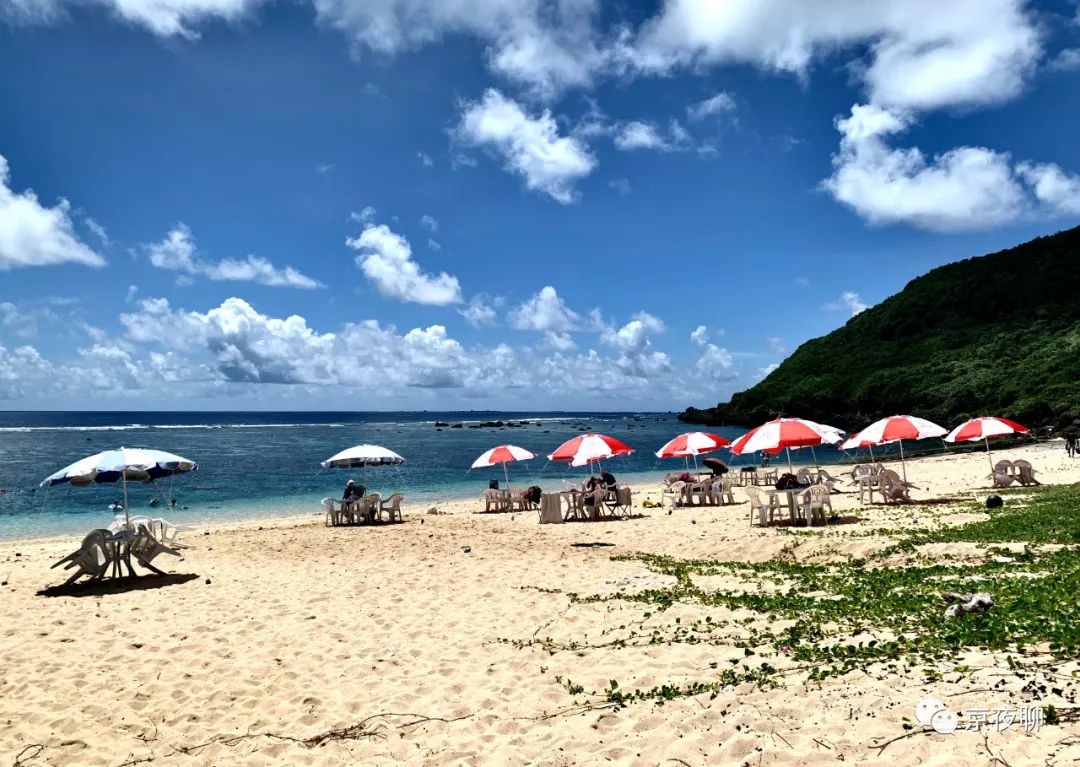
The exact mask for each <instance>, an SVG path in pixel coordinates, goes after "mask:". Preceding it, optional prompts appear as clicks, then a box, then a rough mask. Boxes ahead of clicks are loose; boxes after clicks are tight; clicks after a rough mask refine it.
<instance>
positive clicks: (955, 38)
mask: <svg viewBox="0 0 1080 767" xmlns="http://www.w3.org/2000/svg"><path fill="white" fill-rule="evenodd" d="M1078 85H1080V11H1078V9H1077V5H1076V4H1075V3H1074V2H1072V1H1071V0H1061V2H1040V3H1035V2H1023V1H1022V0H956V1H955V2H953V3H950V4H949V9H948V12H943V11H942V9H941V7H940V4H938V3H933V2H930V1H929V0H909V1H908V2H891V3H886V2H866V1H865V0H830V1H829V2H825V1H824V0H820V1H819V2H807V3H803V4H800V5H799V6H797V7H794V6H792V4H790V3H788V2H786V1H785V0H728V1H727V2H709V1H708V0H668V1H667V2H663V3H631V2H626V3H621V4H617V5H611V4H604V6H603V7H601V4H600V3H599V2H598V1H597V0H559V1H557V2H553V1H547V2H545V1H544V0H445V1H444V2H439V3H434V2H424V1H423V0H315V1H314V3H313V4H309V3H305V2H295V3H281V2H276V3H275V2H259V1H258V0H126V2H123V3H120V2H119V1H118V0H81V1H80V2H75V1H74V0H0V102H2V103H3V104H4V110H3V118H2V119H0V158H2V160H0V408H14V409H18V408H50V409H51V408H56V409H66V408H97V407H101V408H132V409H133V408H151V409H154V408H172V409H176V408H214V409H249V408H251V409H270V408H292V409H324V408H325V409H340V408H347V409H413V408H426V409H456V408H477V409H480V408H513V409H546V408H566V409H578V408H581V409H594V408H602V409H623V408H626V409H645V408H661V409H669V408H670V409H681V408H682V407H685V406H686V405H689V404H698V405H702V404H711V403H714V402H716V401H719V400H724V399H726V398H727V396H728V395H730V393H732V392H733V391H738V390H740V389H743V388H746V387H747V386H750V385H752V384H753V383H755V382H756V381H757V380H760V378H761V377H762V375H764V374H766V373H767V371H768V370H769V369H770V366H772V365H775V364H777V363H779V362H780V361H782V360H783V358H784V357H785V356H786V355H787V354H789V353H790V352H791V351H792V350H793V349H795V348H797V347H798V345H799V344H800V343H802V342H803V341H805V340H807V339H809V338H812V337H815V336H818V335H821V334H823V333H826V332H828V331H830V330H832V329H834V328H836V327H838V326H839V325H841V324H843V323H844V322H845V321H846V320H847V319H849V318H850V317H851V316H852V313H853V312H855V311H858V310H860V309H861V308H863V307H865V306H872V305H874V304H875V303H877V302H879V301H881V300H882V299H884V298H885V297H887V296H889V295H890V294H892V293H895V292H896V291H898V290H899V289H901V288H902V287H903V285H904V284H905V283H906V282H907V281H908V280H910V279H911V278H913V277H915V276H917V275H919V274H921V273H923V272H925V271H926V270H927V269H929V268H932V267H934V266H937V265H940V264H943V263H947V262H949V261H953V260H956V259H959V258H965V257H969V256H974V255H980V254H982V253H986V252H989V251H993V250H996V249H1000V248H1003V247H1008V246H1010V245H1013V244H1017V243H1019V242H1022V241H1025V240H1027V239H1030V238H1031V237H1033V236H1036V235H1039V234H1046V233H1050V232H1054V231H1057V230H1059V229H1062V228H1066V227H1069V226H1073V225H1076V223H1077V220H1078V218H1080V177H1078V176H1077V173H1078V172H1080V145H1078V144H1077V142H1076V141H1075V136H1076V135H1077V134H1078V132H1080V99H1078V98H1077V92H1078Z"/></svg>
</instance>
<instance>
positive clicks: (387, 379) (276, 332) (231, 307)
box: [120, 298, 471, 388]
mask: <svg viewBox="0 0 1080 767" xmlns="http://www.w3.org/2000/svg"><path fill="white" fill-rule="evenodd" d="M120 320H121V323H122V324H123V326H124V328H125V331H126V335H127V338H128V339H129V340H130V341H133V342H137V343H155V344H163V345H165V346H171V347H172V348H173V349H175V350H177V351H184V350H191V349H192V348H202V349H204V350H206V351H208V352H209V353H210V354H211V355H212V357H213V359H214V362H215V367H216V370H217V372H218V373H219V374H220V375H221V376H222V377H223V378H224V379H225V380H227V381H231V382H242V383H258V384H313V385H328V384H340V385H344V386H370V387H373V388H377V387H379V386H387V387H399V388H400V387H424V388H429V387H430V388H446V387H456V386H461V385H463V384H464V382H465V380H466V379H467V376H468V374H469V371H470V369H471V367H470V365H469V364H468V361H467V358H466V354H465V351H464V349H463V348H462V347H461V344H460V343H458V342H457V341H456V340H454V339H452V338H450V337H449V336H448V335H447V332H446V328H444V327H442V326H441V325H432V326H430V327H427V328H413V329H412V330H410V331H408V332H407V333H405V334H403V335H402V334H398V333H397V331H396V330H395V329H394V328H393V327H392V326H383V325H381V324H380V323H378V322H377V321H375V320H366V321H364V322H359V323H352V324H348V325H346V326H345V327H344V328H343V329H342V330H341V332H339V333H320V332H318V331H316V330H315V329H313V328H311V327H310V326H309V325H308V324H307V321H306V320H305V319H304V318H303V317H300V316H298V315H292V316H290V317H286V318H283V319H282V318H277V317H271V316H268V315H264V314H261V313H260V312H258V311H257V310H256V309H255V308H254V307H253V306H251V305H250V304H249V303H248V302H246V301H244V300H243V299H241V298H229V299H227V300H225V301H224V302H223V303H222V304H221V305H220V306H218V307H215V308H213V309H211V310H209V311H207V312H205V313H204V312H196V311H185V310H182V309H173V308H172V307H171V306H170V304H169V302H168V301H167V300H165V299H147V300H144V301H142V302H140V304H139V307H138V311H136V312H131V313H125V314H123V315H121V317H120ZM361 358H364V359H378V360H381V361H382V363H381V364H380V365H379V366H378V370H377V371H373V370H372V369H371V368H370V367H365V366H361V365H345V364H342V360H355V359H361Z"/></svg>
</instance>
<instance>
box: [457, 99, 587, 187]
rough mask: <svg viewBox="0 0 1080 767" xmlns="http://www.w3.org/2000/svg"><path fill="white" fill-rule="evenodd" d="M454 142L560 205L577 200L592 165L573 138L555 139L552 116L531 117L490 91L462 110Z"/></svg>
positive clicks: (559, 137) (560, 136) (546, 113)
mask: <svg viewBox="0 0 1080 767" xmlns="http://www.w3.org/2000/svg"><path fill="white" fill-rule="evenodd" d="M454 136H455V138H456V139H457V140H458V141H459V142H461V143H464V144H467V145H470V146H476V147H483V148H486V149H489V150H491V151H493V152H494V153H495V154H497V155H498V156H499V157H500V158H501V159H502V160H503V162H504V163H505V166H506V169H507V170H509V171H510V172H512V173H516V174H517V175H519V176H521V177H522V178H524V179H525V185H526V186H527V187H528V188H529V189H531V190H534V191H539V192H543V193H544V194H547V195H548V196H550V197H551V198H552V199H554V200H556V201H558V202H561V203H563V204H564V205H566V204H569V203H571V202H573V201H574V200H575V198H576V196H577V194H576V192H575V190H574V185H575V184H576V183H577V182H578V181H579V180H580V179H582V178H584V177H586V176H588V175H589V174H590V173H591V172H592V170H593V168H594V167H596V159H595V158H594V157H593V155H592V153H590V152H589V149H588V147H586V146H585V144H583V143H582V142H581V141H579V140H578V139H576V138H573V137H569V136H562V135H560V134H559V126H558V125H557V124H556V122H555V118H554V117H552V115H551V112H549V111H548V110H544V111H543V112H541V113H540V115H539V116H536V117H533V116H531V115H529V114H527V113H526V112H525V110H524V109H522V107H521V105H520V104H518V103H517V102H515V101H513V100H512V99H508V98H506V97H505V96H503V95H502V94H501V93H500V92H499V91H497V90H494V89H490V90H488V91H486V92H485V93H484V97H483V99H482V100H480V101H478V102H467V103H465V104H464V105H463V109H462V114H461V120H460V122H459V123H458V125H457V127H456V129H455V131H454Z"/></svg>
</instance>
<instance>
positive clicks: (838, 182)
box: [822, 104, 1080, 232]
mask: <svg viewBox="0 0 1080 767" xmlns="http://www.w3.org/2000/svg"><path fill="white" fill-rule="evenodd" d="M913 121H914V118H913V117H912V115H910V114H907V113H898V112H892V111H889V110H887V109H882V108H881V107H877V106H874V105H872V104H863V105H860V104H856V105H855V106H853V107H852V108H851V115H850V116H849V117H846V118H841V119H839V120H837V122H836V127H837V129H838V130H839V131H840V134H841V139H840V151H839V152H838V153H837V154H836V155H835V156H834V157H833V174H832V175H831V176H830V177H829V178H827V179H826V180H825V181H824V182H822V187H823V188H824V189H825V190H826V191H828V192H829V193H830V194H831V195H832V196H833V197H834V198H836V199H837V200H838V201H840V202H842V203H844V204H846V205H848V206H849V207H851V208H852V209H853V210H854V211H855V212H856V213H858V214H859V215H860V216H862V217H863V218H865V219H866V220H867V221H869V222H870V223H872V224H894V223H904V224H909V225H911V226H915V227H919V228H922V229H928V230H931V231H938V232H956V231H965V230H973V229H985V228H989V227H993V226H999V225H1001V224H1006V223H1009V222H1011V221H1014V220H1017V219H1020V218H1026V217H1045V216H1060V215H1073V214H1075V213H1076V212H1077V211H1078V210H1080V178H1078V177H1077V176H1076V175H1072V174H1069V173H1067V172H1066V171H1064V170H1062V169H1061V168H1060V167H1058V166H1057V165H1054V164H1052V163H1043V164H1037V163H1030V162H1021V163H1018V164H1016V165H1014V164H1013V162H1012V158H1011V157H1010V156H1009V155H1008V154H1007V153H1004V152H995V151H993V150H991V149H986V148H984V147H959V148H956V149H950V150H949V151H947V152H945V153H943V154H940V155H937V156H935V157H932V158H927V157H926V156H925V155H924V154H923V153H922V151H921V150H919V149H918V148H916V147H910V148H906V149H901V148H895V147H892V146H890V145H889V144H888V142H887V137H888V136H890V135H893V134H897V133H902V132H903V131H905V130H907V129H908V127H910V125H911V124H912V123H913Z"/></svg>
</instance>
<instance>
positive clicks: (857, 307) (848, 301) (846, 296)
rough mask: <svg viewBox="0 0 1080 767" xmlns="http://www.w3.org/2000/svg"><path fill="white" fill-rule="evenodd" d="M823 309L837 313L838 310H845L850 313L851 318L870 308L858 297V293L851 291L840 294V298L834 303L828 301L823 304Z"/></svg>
mask: <svg viewBox="0 0 1080 767" xmlns="http://www.w3.org/2000/svg"><path fill="white" fill-rule="evenodd" d="M825 308H826V309H828V310H830V311H837V310H839V309H846V310H847V311H849V312H851V316H852V317H854V316H855V315H856V314H861V313H862V312H865V311H866V310H867V309H869V308H870V307H869V306H868V305H867V304H866V303H865V302H864V301H863V300H862V298H860V297H859V294H858V293H855V292H854V291H851V290H845V291H844V292H843V293H841V294H840V298H839V299H838V300H836V301H830V302H829V303H827V304H825Z"/></svg>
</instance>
